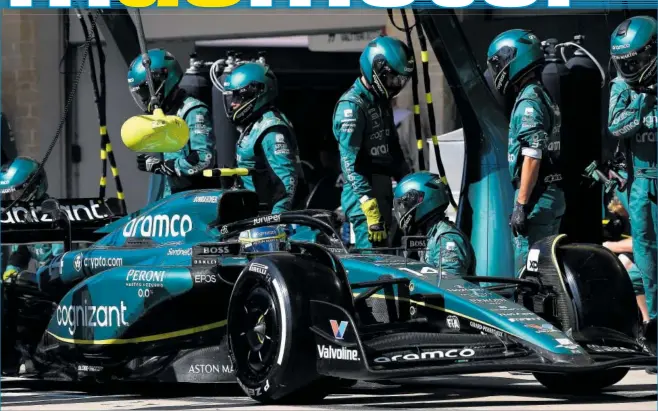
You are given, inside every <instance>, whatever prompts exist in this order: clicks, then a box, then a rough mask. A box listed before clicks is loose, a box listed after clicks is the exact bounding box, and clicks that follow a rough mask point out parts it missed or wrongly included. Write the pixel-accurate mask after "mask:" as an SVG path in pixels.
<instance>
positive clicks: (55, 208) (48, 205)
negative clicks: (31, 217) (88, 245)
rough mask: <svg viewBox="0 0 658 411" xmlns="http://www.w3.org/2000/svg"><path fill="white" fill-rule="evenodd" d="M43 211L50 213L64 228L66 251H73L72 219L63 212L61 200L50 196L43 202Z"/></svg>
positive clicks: (56, 222)
mask: <svg viewBox="0 0 658 411" xmlns="http://www.w3.org/2000/svg"><path fill="white" fill-rule="evenodd" d="M41 211H43V212H44V213H45V214H47V215H49V216H50V218H52V219H53V222H54V223H55V224H56V225H57V226H58V227H59V228H61V229H63V230H64V251H71V245H72V244H71V221H70V220H69V217H68V216H67V215H66V213H64V212H62V209H61V208H60V206H59V201H57V200H56V199H54V198H49V199H47V200H45V201H44V202H43V203H41Z"/></svg>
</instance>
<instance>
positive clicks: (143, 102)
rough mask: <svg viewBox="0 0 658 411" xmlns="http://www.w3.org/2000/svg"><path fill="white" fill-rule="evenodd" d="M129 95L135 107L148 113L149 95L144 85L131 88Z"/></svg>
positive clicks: (146, 86)
mask: <svg viewBox="0 0 658 411" xmlns="http://www.w3.org/2000/svg"><path fill="white" fill-rule="evenodd" d="M130 94H131V95H132V96H133V100H135V103H136V104H137V106H138V107H139V108H140V109H141V110H142V111H144V112H146V111H148V105H149V101H150V100H151V95H150V93H149V88H148V85H147V84H146V83H142V84H140V85H139V86H135V87H131V88H130Z"/></svg>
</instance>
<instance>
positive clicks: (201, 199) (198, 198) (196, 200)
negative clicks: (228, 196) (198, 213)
mask: <svg viewBox="0 0 658 411" xmlns="http://www.w3.org/2000/svg"><path fill="white" fill-rule="evenodd" d="M218 201H219V197H218V196H196V197H194V200H192V202H193V203H217V202H218Z"/></svg>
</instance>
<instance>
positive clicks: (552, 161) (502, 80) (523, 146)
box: [487, 29, 565, 272]
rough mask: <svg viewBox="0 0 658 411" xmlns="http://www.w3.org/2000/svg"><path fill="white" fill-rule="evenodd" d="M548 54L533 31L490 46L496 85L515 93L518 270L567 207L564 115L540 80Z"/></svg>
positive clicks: (511, 157)
mask: <svg viewBox="0 0 658 411" xmlns="http://www.w3.org/2000/svg"><path fill="white" fill-rule="evenodd" d="M543 61H544V53H543V51H542V48H541V43H540V41H539V39H538V38H537V36H535V35H534V34H533V33H532V32H530V31H528V30H520V29H514V30H508V31H505V32H503V33H501V34H499V35H498V36H497V37H496V38H495V39H494V40H493V41H492V42H491V44H490V46H489V50H488V52H487V63H488V66H489V69H490V70H491V73H492V74H493V78H494V85H495V87H496V89H497V90H498V91H499V92H500V93H501V94H503V95H508V94H510V93H511V94H512V95H515V96H516V99H515V103H514V107H513V109H512V115H511V119H510V128H509V139H508V154H507V157H508V163H509V171H510V175H511V178H512V184H513V186H514V188H515V194H514V208H513V210H512V214H511V217H510V226H511V228H512V235H513V239H512V242H513V246H514V259H515V267H516V270H517V272H520V270H521V269H522V268H523V267H524V266H525V263H526V259H527V256H528V247H529V246H530V245H532V244H533V243H534V242H536V241H537V240H539V239H541V238H544V237H547V236H551V235H555V234H557V233H558V232H559V228H560V222H561V220H562V216H563V215H564V211H565V200H564V192H563V191H562V189H561V188H560V186H559V185H558V184H559V182H560V181H561V180H562V175H561V173H560V170H559V159H560V126H561V115H560V110H559V108H558V106H557V105H556V104H555V103H554V102H553V101H552V100H551V98H550V97H549V95H548V93H547V92H546V91H545V89H544V87H543V86H542V84H541V82H540V76H539V75H538V71H539V70H541V66H542V63H543Z"/></svg>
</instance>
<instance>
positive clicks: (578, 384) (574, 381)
mask: <svg viewBox="0 0 658 411" xmlns="http://www.w3.org/2000/svg"><path fill="white" fill-rule="evenodd" d="M628 371H629V369H628V368H611V369H609V370H605V371H597V372H592V373H589V372H588V373H577V374H542V373H534V376H535V378H536V379H537V381H539V383H540V384H541V385H543V386H544V387H546V388H548V389H549V390H551V391H553V392H557V393H564V394H591V393H596V392H599V391H601V390H603V389H604V388H607V387H610V386H612V385H615V384H617V383H618V382H619V381H621V380H622V379H623V378H624V377H625V376H626V374H628Z"/></svg>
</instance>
